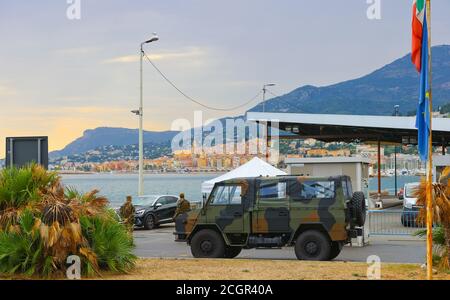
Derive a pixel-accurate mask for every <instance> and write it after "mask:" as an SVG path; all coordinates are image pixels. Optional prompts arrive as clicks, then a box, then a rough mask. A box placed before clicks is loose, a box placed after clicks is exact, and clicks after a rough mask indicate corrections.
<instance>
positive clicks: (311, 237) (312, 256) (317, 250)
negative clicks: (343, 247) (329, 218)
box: [295, 230, 331, 260]
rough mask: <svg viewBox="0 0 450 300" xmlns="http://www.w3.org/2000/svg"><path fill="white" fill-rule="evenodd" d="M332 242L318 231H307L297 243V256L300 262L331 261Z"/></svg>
mask: <svg viewBox="0 0 450 300" xmlns="http://www.w3.org/2000/svg"><path fill="white" fill-rule="evenodd" d="M330 252H331V242H330V240H329V239H328V237H327V236H326V235H325V234H324V233H322V232H320V231H317V230H307V231H305V232H303V233H301V234H300V236H299V237H298V238H297V241H296V242H295V255H296V256H297V258H298V259H300V260H329V258H330Z"/></svg>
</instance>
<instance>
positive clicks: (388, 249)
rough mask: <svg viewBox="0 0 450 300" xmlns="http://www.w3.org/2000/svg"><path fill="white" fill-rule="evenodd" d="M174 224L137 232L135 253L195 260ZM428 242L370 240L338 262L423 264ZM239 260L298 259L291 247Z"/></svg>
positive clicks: (348, 250)
mask: <svg viewBox="0 0 450 300" xmlns="http://www.w3.org/2000/svg"><path fill="white" fill-rule="evenodd" d="M173 231H174V227H173V225H172V224H168V225H163V226H161V227H160V228H158V229H155V230H150V231H147V230H143V229H137V230H135V232H134V238H135V243H136V250H135V254H136V255H137V256H139V257H145V258H151V257H158V258H159V257H163V258H192V255H191V251H190V248H189V247H188V246H187V244H185V243H177V242H175V241H174V235H173V234H172V232H173ZM425 253H426V249H425V241H423V240H418V239H411V238H406V239H405V238H396V237H395V236H391V237H383V238H379V237H377V238H371V239H370V242H369V245H366V246H365V247H350V246H345V247H344V249H343V250H342V252H341V254H340V255H339V256H338V257H337V258H336V259H335V260H338V261H355V262H366V261H367V258H368V257H369V256H371V255H377V256H378V257H380V259H381V262H394V263H423V262H424V258H425ZM238 258H243V259H276V260H278V259H296V257H295V253H294V249H293V248H292V247H287V248H282V249H250V250H243V251H242V252H241V254H240V255H239V256H238Z"/></svg>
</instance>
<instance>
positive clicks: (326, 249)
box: [174, 176, 366, 260]
mask: <svg viewBox="0 0 450 300" xmlns="http://www.w3.org/2000/svg"><path fill="white" fill-rule="evenodd" d="M351 186H352V185H351V182H350V178H349V177H348V176H336V177H327V178H311V177H296V176H280V177H258V178H240V179H233V180H227V181H223V182H220V183H216V185H215V186H214V189H213V190H212V192H211V194H210V196H209V198H208V200H207V202H206V203H205V205H204V207H203V208H201V209H196V210H192V211H190V212H188V213H184V214H182V215H180V216H179V217H178V218H177V219H176V221H175V233H174V234H175V236H176V238H175V240H176V241H185V242H187V243H188V244H189V245H190V246H191V252H192V255H193V256H194V257H206V258H234V257H236V256H237V255H239V253H240V252H241V250H242V249H251V248H280V247H284V246H294V249H295V254H296V256H297V258H298V259H302V260H331V259H334V258H335V257H337V256H338V255H339V253H340V251H341V250H342V247H343V245H344V244H346V243H348V242H349V241H350V239H351V238H352V237H356V233H357V229H356V227H358V226H363V225H364V222H365V216H366V211H365V210H366V206H365V199H364V194H363V193H362V192H355V193H353V192H352V187H351Z"/></svg>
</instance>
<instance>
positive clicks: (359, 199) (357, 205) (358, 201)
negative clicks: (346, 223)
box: [351, 192, 366, 226]
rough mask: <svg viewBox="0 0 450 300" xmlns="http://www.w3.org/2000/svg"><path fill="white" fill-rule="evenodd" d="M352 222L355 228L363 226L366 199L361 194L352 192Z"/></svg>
mask: <svg viewBox="0 0 450 300" xmlns="http://www.w3.org/2000/svg"><path fill="white" fill-rule="evenodd" d="M351 205H352V210H351V216H352V221H353V222H354V224H355V225H356V226H364V223H365V222H366V199H365V197H364V193H363V192H354V193H353V197H352V200H351Z"/></svg>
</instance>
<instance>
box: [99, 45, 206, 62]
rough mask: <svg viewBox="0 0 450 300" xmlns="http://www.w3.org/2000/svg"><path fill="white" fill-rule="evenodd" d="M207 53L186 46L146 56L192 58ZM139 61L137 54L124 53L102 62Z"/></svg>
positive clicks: (173, 58) (165, 58) (153, 58)
mask: <svg viewBox="0 0 450 300" xmlns="http://www.w3.org/2000/svg"><path fill="white" fill-rule="evenodd" d="M206 54H207V51H206V50H204V49H201V48H198V47H190V48H186V49H184V50H182V51H178V52H174V51H162V52H159V53H152V54H148V57H149V58H150V59H151V60H153V61H157V60H168V59H172V60H176V59H186V58H194V57H202V56H205V55H206ZM137 61H139V55H138V54H133V55H124V56H118V57H114V58H111V59H108V60H105V61H104V63H107V64H115V63H132V62H137Z"/></svg>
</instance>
